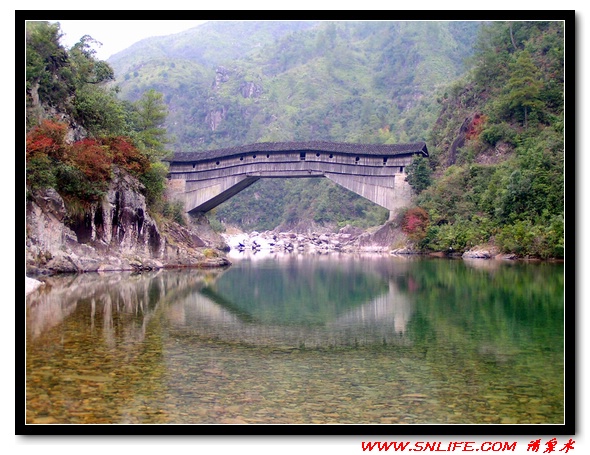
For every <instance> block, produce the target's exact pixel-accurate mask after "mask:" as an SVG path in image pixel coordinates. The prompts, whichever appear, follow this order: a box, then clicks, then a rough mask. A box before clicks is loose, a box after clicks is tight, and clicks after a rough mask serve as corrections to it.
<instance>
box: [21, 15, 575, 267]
mask: <svg viewBox="0 0 590 455" xmlns="http://www.w3.org/2000/svg"><path fill="white" fill-rule="evenodd" d="M564 36H565V29H564V23H563V22H561V21H530V22H527V21H514V22H490V23H481V22H476V21H465V22H463V21H450V22H444V21H440V22H437V21H429V22H401V21H400V22H397V21H382V22H379V21H372V22H363V21H359V22H354V21H350V22H348V21H347V22H327V21H317V22H313V21H309V22H290V21H284V22H277V23H275V22H265V21H262V22H257V21H245V22H231V23H230V24H228V23H227V22H209V23H206V24H204V25H202V26H199V27H197V28H195V29H193V30H189V31H187V32H184V33H181V34H178V35H171V36H168V37H160V38H150V39H149V40H144V41H142V42H140V43H137V44H136V45H134V46H132V47H131V48H129V49H127V50H126V51H124V52H122V53H120V54H117V55H115V56H113V57H112V58H111V59H109V62H108V63H107V62H101V61H98V60H96V59H95V58H94V54H93V51H92V49H93V45H94V42H93V40H92V38H91V37H88V36H86V37H82V38H81V40H80V42H79V43H78V44H77V45H76V46H74V47H73V48H72V49H64V48H63V47H62V46H61V45H60V44H59V25H50V24H47V23H31V26H30V27H29V28H28V29H27V103H28V104H27V114H28V115H27V120H28V121H29V125H28V128H29V129H30V132H29V137H28V139H27V141H28V142H27V179H28V184H29V185H30V186H32V187H34V186H35V185H37V186H51V185H56V186H59V187H60V188H61V190H62V192H64V193H65V194H66V195H68V194H69V195H70V196H71V199H72V201H74V200H75V203H78V204H83V200H84V199H92V198H96V197H97V194H98V193H100V191H101V188H102V186H101V181H102V179H104V178H108V177H105V176H107V174H108V169H110V166H111V165H113V163H114V164H117V165H123V166H127V167H128V168H129V169H130V170H131V171H132V172H135V173H136V174H137V175H138V176H139V177H140V179H141V180H142V182H144V184H145V185H146V192H147V195H148V198H149V200H150V201H151V202H152V206H153V207H154V208H157V210H159V212H161V213H162V214H163V216H173V217H176V218H177V219H178V220H182V216H181V213H180V212H179V207H175V206H174V205H173V204H170V203H169V202H168V201H165V200H164V199H163V197H162V194H163V188H164V181H165V173H166V165H165V163H164V162H162V161H161V160H162V158H165V156H166V154H169V153H172V152H174V151H182V152H192V151H194V152H199V151H205V150H210V149H214V148H220V147H230V146H236V145H243V144H246V143H252V142H261V141H308V140H323V141H346V142H359V143H360V142H367V143H400V142H413V141H425V142H426V143H427V145H428V150H429V152H430V158H428V159H417V160H416V161H415V163H414V164H413V165H412V166H410V167H409V169H408V181H409V182H410V184H411V185H412V187H413V188H414V189H415V192H416V194H417V197H416V200H415V206H414V207H412V208H410V209H409V210H407V211H406V212H405V213H400V214H399V216H398V219H396V220H395V223H396V224H397V225H398V226H399V227H400V228H401V229H403V230H404V232H405V233H406V234H407V235H408V237H409V239H410V240H411V241H412V242H413V244H414V247H415V248H417V249H421V250H423V251H447V252H448V251H453V252H460V251H465V250H468V249H470V248H472V247H475V246H476V245H482V244H489V245H491V246H494V247H496V248H498V249H499V250H500V251H503V252H511V253H515V254H518V255H523V256H526V255H529V256H536V257H561V256H563V254H564V160H565V149H564V126H565V122H564ZM43 106H44V107H43ZM60 121H61V122H62V123H61V124H60ZM63 123H67V124H68V125H69V129H68V131H69V132H70V134H73V136H74V137H67V138H66V137H65V136H64V134H65V133H64V131H65V129H64V127H63ZM73 125H75V128H73V129H72V126H73ZM102 171H104V172H102ZM94 193H97V194H94ZM72 204H74V202H72ZM387 216H388V212H387V211H386V210H385V209H383V208H381V207H379V206H376V205H374V204H372V203H371V202H369V201H367V200H365V199H363V198H361V197H360V196H357V195H355V194H352V193H351V192H349V191H347V190H344V189H342V188H341V187H338V186H336V185H335V184H333V183H331V182H330V181H328V180H327V179H293V180H273V179H268V180H265V179H262V180H260V181H259V182H257V183H256V184H254V185H253V186H251V187H249V188H247V189H246V190H245V191H243V192H242V193H240V194H238V195H237V196H236V197H234V198H232V199H231V200H229V201H227V202H226V203H224V204H223V205H221V206H219V207H218V208H217V209H216V210H214V211H212V212H211V213H210V214H209V217H210V219H211V222H212V224H213V225H214V226H216V227H217V228H218V229H223V228H224V224H234V225H238V226H239V227H241V228H243V229H257V230H265V229H273V228H276V227H280V228H282V229H298V228H306V229H308V228H310V227H321V226H323V227H324V228H325V229H332V230H337V229H338V228H341V227H343V226H345V225H347V224H351V225H353V226H357V227H364V228H366V227H370V226H376V225H379V224H383V223H384V222H385V221H386V220H387Z"/></svg>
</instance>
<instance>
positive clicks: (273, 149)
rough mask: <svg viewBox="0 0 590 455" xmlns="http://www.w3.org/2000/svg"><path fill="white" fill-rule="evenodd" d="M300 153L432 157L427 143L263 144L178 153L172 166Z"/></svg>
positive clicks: (310, 142) (172, 161)
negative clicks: (256, 155) (232, 158)
mask: <svg viewBox="0 0 590 455" xmlns="http://www.w3.org/2000/svg"><path fill="white" fill-rule="evenodd" d="M277 152H279V153H280V152H283V153H285V152H287V153H298V152H324V153H338V154H345V155H363V156H367V155H369V156H375V155H378V156H384V157H386V156H388V157H393V156H398V155H411V154H416V153H421V154H423V155H424V156H428V149H427V148H426V143H425V142H414V143H410V144H351V143H344V142H325V141H308V142H259V143H255V144H248V145H242V146H238V147H230V148H223V149H216V150H205V151H200V152H179V153H175V154H174V157H173V158H171V159H170V160H169V161H170V163H175V162H176V163H183V162H184V163H186V162H192V163H195V162H200V161H209V160H214V159H218V158H229V157H233V156H239V155H245V154H249V153H277Z"/></svg>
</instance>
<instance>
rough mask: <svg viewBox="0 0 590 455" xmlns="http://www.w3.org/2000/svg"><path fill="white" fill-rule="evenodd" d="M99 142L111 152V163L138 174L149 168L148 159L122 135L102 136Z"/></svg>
mask: <svg viewBox="0 0 590 455" xmlns="http://www.w3.org/2000/svg"><path fill="white" fill-rule="evenodd" d="M101 143H102V144H103V145H105V146H107V147H108V148H109V150H110V151H111V153H112V154H113V163H115V164H116V165H118V166H121V167H123V168H124V169H126V170H128V171H129V172H132V173H134V174H136V175H139V174H143V173H145V172H147V170H148V169H149V168H150V161H149V159H148V158H147V157H146V156H145V155H143V154H142V153H141V152H140V151H139V150H138V149H137V147H135V146H134V145H133V144H132V143H131V141H130V140H129V139H128V138H125V137H122V136H117V137H109V138H103V139H102V140H101Z"/></svg>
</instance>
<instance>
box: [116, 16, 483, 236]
mask: <svg viewBox="0 0 590 455" xmlns="http://www.w3.org/2000/svg"><path fill="white" fill-rule="evenodd" d="M278 24H280V26H279V25H276V24H275V23H272V22H255V21H251V22H246V23H239V22H237V23H236V22H233V23H232V27H229V25H228V24H227V23H224V22H213V23H207V24H205V25H203V26H200V27H197V28H196V29H194V30H193V31H188V32H185V33H182V34H179V35H174V36H173V37H166V38H152V39H150V40H146V41H145V42H141V43H138V44H137V45H136V46H134V48H131V49H129V50H128V51H125V52H124V53H121V55H115V56H113V57H112V58H111V59H110V60H109V61H110V62H111V63H112V65H113V68H114V69H115V73H116V74H117V84H118V85H119V87H120V90H121V96H122V97H124V98H126V99H129V100H134V99H135V98H136V97H137V96H138V94H139V93H141V92H142V91H144V90H146V89H148V88H154V89H156V90H158V91H159V92H162V93H163V94H164V99H165V101H166V104H167V105H168V108H169V117H168V122H167V128H168V131H169V133H170V134H171V136H173V137H174V144H173V148H174V150H177V151H184V152H186V151H199V150H208V149H212V148H217V147H227V146H234V145H240V144H245V143H252V142H258V141H292V140H295V141H306V140H326V141H346V142H368V143H397V142H410V141H418V140H425V139H426V137H427V134H428V131H429V129H430V127H431V125H432V124H434V122H435V120H436V118H437V115H438V111H439V109H440V105H438V104H437V103H436V97H435V96H433V95H432V94H433V93H435V92H436V91H440V90H442V87H444V86H445V85H446V84H448V83H449V82H450V81H452V80H454V79H455V78H457V77H458V76H459V75H461V74H463V72H464V71H465V69H466V68H465V66H464V64H463V61H464V59H465V58H466V57H468V56H470V55H471V53H472V51H473V49H472V43H473V42H474V41H475V37H476V35H477V30H478V28H479V26H480V24H479V23H478V22H388V21H383V22H317V23H316V22H309V23H300V22H288V21H287V22H281V23H278ZM239 37H243V39H241V38H239ZM177 39H178V41H176V40H177ZM172 42H174V43H175V44H172ZM189 42H190V44H191V45H192V46H190V45H189V44H188V43H189ZM238 43H239V44H238ZM167 46H168V47H169V48H170V51H169V52H168V53H163V52H161V51H160V52H155V51H154V49H160V50H161V49H164V48H168V47H167ZM223 46H225V47H223ZM222 47H223V48H224V50H223V51H220V50H219V49H220V48H222ZM132 50H133V51H134V52H131V51H132ZM214 215H215V216H216V218H218V219H219V220H221V221H223V222H226V223H231V224H237V225H239V226H241V227H242V228H244V229H259V230H260V229H273V228H275V227H277V226H278V225H282V226H283V227H284V228H288V227H296V226H297V225H298V224H302V225H307V226H309V224H310V223H312V224H313V223H318V224H320V225H325V226H331V227H332V228H337V227H342V226H344V225H345V224H353V225H357V226H361V227H369V226H374V225H377V224H382V223H383V222H385V221H386V220H387V217H388V212H387V211H386V210H385V209H383V208H381V207H379V206H376V205H374V204H372V203H371V202H369V201H366V200H365V199H363V198H361V197H359V196H357V195H354V194H352V193H350V192H348V191H347V190H344V189H342V188H340V187H338V186H336V185H335V184H333V183H331V182H329V181H327V180H325V179H320V180H303V181H302V180H296V181H282V180H277V181H273V180H261V181H259V182H258V183H256V184H255V185H253V186H252V187H251V188H248V189H247V190H245V191H244V192H243V193H240V194H239V195H237V196H236V197H235V198H233V199H232V200H230V201H228V202H226V203H225V204H224V205H222V206H220V207H219V208H218V209H217V210H216V213H215V214H214Z"/></svg>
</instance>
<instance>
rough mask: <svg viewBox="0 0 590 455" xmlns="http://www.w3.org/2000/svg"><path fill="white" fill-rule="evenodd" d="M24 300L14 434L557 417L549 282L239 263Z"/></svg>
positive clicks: (284, 257) (557, 316)
mask: <svg viewBox="0 0 590 455" xmlns="http://www.w3.org/2000/svg"><path fill="white" fill-rule="evenodd" d="M232 261H233V263H234V264H233V265H232V266H231V267H229V268H227V269H219V270H195V269H190V270H189V269H183V270H162V271H158V272H150V273H142V274H133V273H100V274H99V273H94V274H80V275H67V276H56V277H52V278H50V279H48V283H47V285H45V286H43V287H41V288H39V289H37V290H36V291H34V292H32V293H31V294H29V295H28V296H27V299H26V300H27V302H26V305H27V306H26V308H27V309H26V413H25V414H26V422H27V424H35V423H40V424H66V423H67V424H101V423H102V424H164V423H173V424H241V423H249V424H330V423H334V424H461V425H466V424H467V425H468V424H563V423H564V412H565V411H564V409H565V405H564V401H565V396H564V272H563V264H559V263H545V262H539V263H522V262H509V261H506V262H503V261H496V260H489V261H488V260H471V261H467V260H461V259H440V258H436V259H435V258H422V257H414V256H409V257H396V256H390V255H366V254H365V255H356V254H350V253H348V254H338V253H330V254H322V255H317V254H316V255H309V254H308V255H304V254H297V253H291V254H266V255H265V254H258V255H253V254H246V253H243V254H242V255H241V256H239V257H238V256H236V257H233V258H232Z"/></svg>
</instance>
